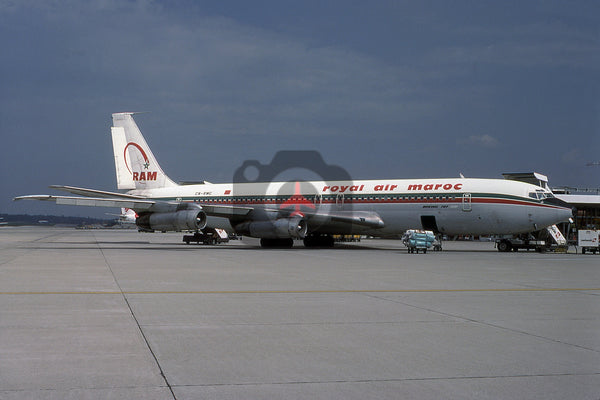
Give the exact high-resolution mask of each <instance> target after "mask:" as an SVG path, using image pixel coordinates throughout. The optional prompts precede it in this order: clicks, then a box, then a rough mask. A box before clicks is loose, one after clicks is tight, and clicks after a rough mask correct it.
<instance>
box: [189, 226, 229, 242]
mask: <svg viewBox="0 0 600 400" xmlns="http://www.w3.org/2000/svg"><path fill="white" fill-rule="evenodd" d="M183 241H184V242H185V243H186V244H191V243H192V242H196V244H200V243H202V244H207V245H208V244H218V243H227V242H229V236H228V235H227V232H225V230H223V229H218V228H217V229H204V230H202V231H196V232H194V234H193V235H184V236H183Z"/></svg>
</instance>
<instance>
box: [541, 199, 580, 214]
mask: <svg viewBox="0 0 600 400" xmlns="http://www.w3.org/2000/svg"><path fill="white" fill-rule="evenodd" d="M544 203H547V204H552V205H553V206H558V207H562V208H564V209H565V213H567V212H568V213H570V214H571V215H569V216H568V217H567V218H575V216H576V215H577V208H575V207H574V206H572V205H571V204H569V203H567V202H566V201H564V200H561V199H557V198H556V197H551V198H548V199H545V200H544Z"/></svg>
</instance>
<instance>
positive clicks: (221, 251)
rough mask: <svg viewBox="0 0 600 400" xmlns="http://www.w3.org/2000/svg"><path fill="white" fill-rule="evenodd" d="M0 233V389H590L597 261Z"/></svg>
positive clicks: (597, 360) (115, 233) (111, 234)
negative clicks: (196, 243)
mask: <svg viewBox="0 0 600 400" xmlns="http://www.w3.org/2000/svg"><path fill="white" fill-rule="evenodd" d="M181 236H182V235H181V234H148V233H146V234H143V233H138V232H136V231H134V230H75V229H67V228H10V227H6V228H1V229H0V399H3V400H5V399H150V400H152V399H174V398H175V399H274V398H285V399H361V400H362V399H545V400H547V399H594V400H598V399H600V256H595V255H591V254H586V255H581V254H554V253H545V254H540V253H535V252H519V253H499V252H497V251H496V250H495V249H494V245H493V243H489V242H487V243H482V242H445V243H444V251H442V252H428V253H427V254H408V253H407V251H406V249H405V248H404V246H403V245H402V244H401V243H400V242H399V241H385V240H368V241H362V242H361V243H356V244H347V245H341V246H339V247H337V248H334V249H305V248H304V247H301V246H299V247H295V248H293V249H287V250H274V249H270V250H264V249H261V248H259V247H258V241H257V240H254V239H246V238H244V240H243V241H232V242H230V243H228V244H224V245H218V246H202V245H200V246H196V245H185V244H183V243H182V242H181Z"/></svg>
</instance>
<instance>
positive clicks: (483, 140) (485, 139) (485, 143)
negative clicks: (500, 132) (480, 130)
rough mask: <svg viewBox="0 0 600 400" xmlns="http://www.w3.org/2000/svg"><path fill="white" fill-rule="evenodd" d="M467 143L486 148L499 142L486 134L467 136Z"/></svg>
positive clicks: (495, 145)
mask: <svg viewBox="0 0 600 400" xmlns="http://www.w3.org/2000/svg"><path fill="white" fill-rule="evenodd" d="M469 143H471V144H474V145H478V146H481V147H487V148H493V147H497V146H498V144H499V142H498V139H496V138H495V137H493V136H490V135H487V134H486V135H480V136H475V135H473V136H469Z"/></svg>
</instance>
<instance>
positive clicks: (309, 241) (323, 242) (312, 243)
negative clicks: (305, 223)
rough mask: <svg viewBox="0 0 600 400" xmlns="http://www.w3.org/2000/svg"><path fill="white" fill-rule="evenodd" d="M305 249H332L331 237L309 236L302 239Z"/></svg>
mask: <svg viewBox="0 0 600 400" xmlns="http://www.w3.org/2000/svg"><path fill="white" fill-rule="evenodd" d="M304 246H306V247H333V236H331V235H318V234H310V235H308V236H306V237H305V238H304Z"/></svg>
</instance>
